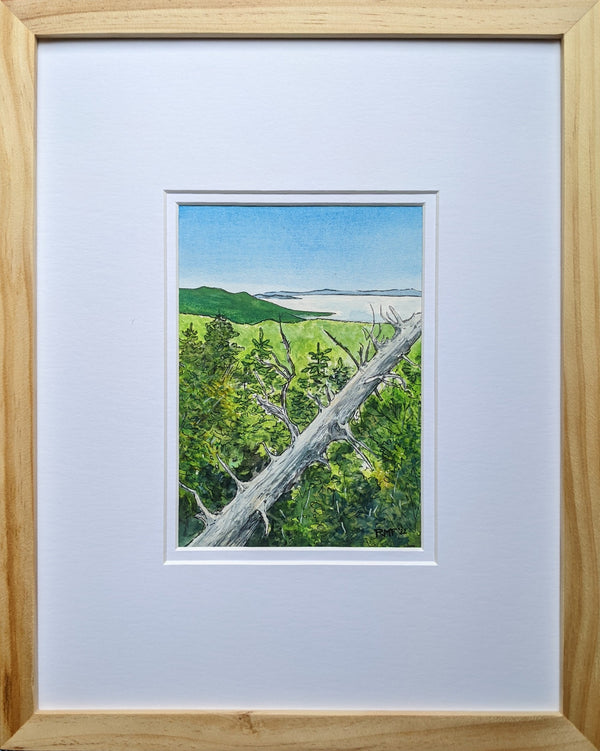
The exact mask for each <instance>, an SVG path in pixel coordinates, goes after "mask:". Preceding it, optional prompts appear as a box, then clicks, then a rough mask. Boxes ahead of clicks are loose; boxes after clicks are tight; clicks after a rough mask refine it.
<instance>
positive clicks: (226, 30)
mask: <svg viewBox="0 0 600 751" xmlns="http://www.w3.org/2000/svg"><path fill="white" fill-rule="evenodd" d="M594 1H595V0H520V1H519V0H379V1H378V2H374V0H327V1H326V2H319V0H236V2H230V0H210V1H209V2H199V1H198V0H137V1H136V2H135V3H132V2H130V1H129V0H44V1H43V2H42V1H41V0H4V2H6V4H7V6H8V7H9V8H10V9H11V10H12V12H13V13H15V15H17V16H18V17H19V18H20V19H21V20H22V21H23V22H24V23H25V24H26V25H27V26H28V27H29V28H30V29H31V30H32V31H33V32H35V34H36V35H38V36H39V37H46V36H59V37H60V36H88V35H93V36H122V35H132V34H134V35H141V36H153V35H158V36H165V35H167V36H213V37H214V36H232V35H233V36H264V35H275V36H313V37H314V36H330V35H336V36H371V35H388V36H415V35H428V36H430V37H431V36H434V37H435V36H444V37H448V36H482V37H485V36H494V37H498V36H515V35H516V36H523V35H528V36H532V37H533V36H556V37H559V36H561V35H562V34H564V33H566V32H567V31H568V30H569V29H570V28H571V27H572V26H573V24H575V23H576V22H577V20H578V19H579V18H581V16H582V15H583V14H584V13H585V12H586V11H587V10H589V8H591V7H592V5H593V4H594ZM132 8H133V10H132Z"/></svg>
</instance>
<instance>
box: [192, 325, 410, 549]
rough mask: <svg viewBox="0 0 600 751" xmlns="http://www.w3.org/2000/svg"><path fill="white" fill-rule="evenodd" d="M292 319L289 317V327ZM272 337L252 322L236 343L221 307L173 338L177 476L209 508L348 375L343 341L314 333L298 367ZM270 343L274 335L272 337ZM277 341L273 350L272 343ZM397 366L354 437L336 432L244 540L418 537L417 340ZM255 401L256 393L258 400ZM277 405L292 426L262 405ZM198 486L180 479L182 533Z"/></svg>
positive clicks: (370, 542)
mask: <svg viewBox="0 0 600 751" xmlns="http://www.w3.org/2000/svg"><path fill="white" fill-rule="evenodd" d="M294 330H296V329H295V327H294ZM281 336H282V341H283V340H285V341H286V344H287V347H286V353H287V357H281V351H282V350H281V346H280V345H281V342H272V341H271V340H270V339H269V338H268V337H266V336H265V333H264V330H263V329H262V327H257V328H256V334H255V335H254V336H253V337H252V346H251V347H249V348H246V349H242V348H240V347H239V346H238V345H237V344H236V343H235V339H236V337H237V333H236V331H235V330H234V327H233V326H232V325H231V323H230V322H229V321H228V320H227V319H225V318H223V317H222V316H218V317H217V318H215V319H214V320H213V321H211V322H209V323H208V324H207V326H206V332H205V335H204V339H203V340H201V339H200V338H199V336H198V333H197V332H196V331H195V329H194V328H193V326H192V325H190V326H189V327H188V328H187V329H185V330H184V332H183V334H182V336H181V340H180V479H181V481H182V482H183V483H184V484H186V485H188V487H190V488H193V489H195V490H196V491H197V492H198V493H199V495H200V497H201V499H202V501H203V503H204V504H205V505H206V506H207V507H208V508H209V509H210V510H211V511H213V512H217V511H218V510H219V509H221V508H223V506H225V505H226V504H227V503H228V502H229V501H230V500H231V499H232V498H233V497H234V495H235V493H236V484H235V480H234V479H233V478H232V476H231V474H232V473H233V474H235V476H236V477H237V478H239V479H240V480H242V481H244V480H249V479H251V478H252V477H254V476H255V475H256V474H258V473H259V472H260V471H261V470H262V469H263V468H264V467H265V466H266V465H267V463H268V462H269V461H270V458H269V454H280V453H282V452H283V451H284V450H285V449H286V448H287V447H288V446H289V445H290V442H291V430H292V429H293V427H294V426H297V428H298V429H299V430H300V431H302V430H304V428H305V427H306V426H307V425H308V424H309V423H310V422H311V421H312V420H313V419H314V417H315V416H316V414H317V413H318V411H319V409H324V408H325V407H326V406H327V404H328V403H329V402H330V401H331V399H332V398H333V397H334V396H335V394H336V393H338V392H339V391H340V390H341V389H342V388H344V386H345V385H346V384H347V382H348V381H349V380H350V378H351V377H352V375H353V372H354V369H353V368H352V367H350V366H348V365H346V364H345V362H348V360H347V358H345V357H343V356H344V352H343V351H342V349H340V348H339V347H337V346H336V347H335V348H334V347H323V346H321V344H320V343H319V342H317V343H316V345H315V346H313V347H309V349H308V362H307V364H306V366H305V367H304V368H302V369H301V370H300V371H299V372H296V368H295V364H294V362H293V360H294V358H293V351H291V348H290V346H289V343H288V342H287V340H286V339H285V335H284V333H283V330H282V332H281ZM275 344H277V345H278V349H276V347H275ZM277 351H279V353H280V355H279V356H278V355H277ZM412 358H413V360H414V361H415V364H412V363H411V362H408V361H402V363H401V364H400V365H399V366H398V367H397V368H396V375H397V376H400V377H399V378H394V379H393V380H390V382H389V384H388V385H381V386H380V387H379V389H378V392H377V393H375V394H373V395H372V396H370V397H369V398H368V399H367V400H366V401H365V403H364V404H363V405H362V407H361V409H360V411H359V413H357V415H356V416H355V419H354V420H353V421H352V424H351V426H350V427H351V430H352V433H353V434H354V436H355V437H356V439H357V440H358V441H359V442H360V444H359V446H357V447H353V446H351V445H350V444H349V443H348V442H346V441H340V442H335V443H332V444H331V445H330V446H329V449H328V452H327V465H325V464H313V465H312V466H310V467H309V468H308V469H307V470H306V471H305V472H304V474H303V476H302V478H301V481H300V483H299V484H298V485H297V486H296V487H295V488H294V489H293V490H292V491H290V492H289V493H287V494H285V495H284V496H283V497H282V498H280V499H279V501H278V502H277V503H275V504H274V505H273V506H272V507H271V509H270V510H269V512H268V517H269V522H270V532H269V534H268V535H266V534H265V527H264V525H260V526H259V527H257V529H256V531H255V533H254V535H253V537H252V538H251V540H250V542H249V545H260V546H328V547H336V546H343V547H352V546H377V547H401V546H411V547H414V546H419V545H420V527H421V523H420V508H421V500H420V487H421V477H420V472H421V400H420V394H421V374H420V368H419V366H418V365H419V362H420V345H419V344H417V345H415V347H414V348H413V353H412ZM261 401H262V404H261V403H259V402H261ZM266 403H268V404H270V405H271V406H273V407H278V408H282V409H284V410H285V412H286V414H287V415H289V418H290V420H291V423H293V426H292V428H290V426H289V425H286V424H284V422H283V421H282V420H281V419H279V418H278V417H276V416H274V415H273V414H269V413H268V409H267V410H265V406H264V405H265V404H266ZM196 513H197V508H196V504H195V500H194V497H193V495H192V494H191V493H189V492H188V491H186V490H184V489H180V515H179V530H180V544H182V545H185V544H187V543H188V542H189V541H190V540H192V539H193V538H194V537H195V536H196V535H197V534H198V533H199V532H200V531H201V530H202V529H203V523H202V522H201V521H199V520H198V519H197V518H196V516H195V515H196Z"/></svg>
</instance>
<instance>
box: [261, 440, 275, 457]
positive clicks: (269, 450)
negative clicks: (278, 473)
mask: <svg viewBox="0 0 600 751" xmlns="http://www.w3.org/2000/svg"><path fill="white" fill-rule="evenodd" d="M262 447H263V448H264V450H265V451H266V452H267V456H268V457H269V459H270V460H271V461H273V459H277V454H274V453H273V452H272V451H271V449H270V448H269V447H268V446H267V444H266V443H265V442H264V441H263V442H262Z"/></svg>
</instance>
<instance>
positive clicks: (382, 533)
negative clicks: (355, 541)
mask: <svg viewBox="0 0 600 751" xmlns="http://www.w3.org/2000/svg"><path fill="white" fill-rule="evenodd" d="M406 534H408V529H406V527H385V528H384V527H377V528H376V529H375V537H393V536H394V535H406Z"/></svg>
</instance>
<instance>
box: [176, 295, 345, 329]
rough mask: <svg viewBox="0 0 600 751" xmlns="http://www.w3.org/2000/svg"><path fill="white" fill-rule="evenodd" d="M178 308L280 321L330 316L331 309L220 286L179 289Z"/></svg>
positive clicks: (255, 320) (244, 320) (240, 320)
mask: <svg viewBox="0 0 600 751" xmlns="http://www.w3.org/2000/svg"><path fill="white" fill-rule="evenodd" d="M179 312H180V313H188V314H192V315H197V316H213V317H214V316H218V315H221V316H225V317H226V318H228V319H229V320H230V321H233V322H234V323H260V322H261V321H281V322H282V323H296V322H298V321H304V320H306V319H307V318H315V317H317V316H329V315H331V313H317V312H305V311H302V313H299V312H298V311H296V310H290V309H289V308H284V307H282V306H281V305H276V304H275V303H272V302H269V301H268V300H259V299H257V298H256V297H253V296H252V295H249V294H248V293H247V292H227V291H226V290H224V289H219V288H218V287H197V288H196V289H185V288H184V289H180V290H179Z"/></svg>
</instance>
